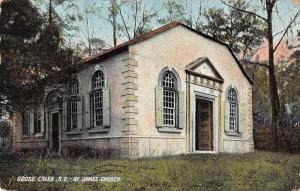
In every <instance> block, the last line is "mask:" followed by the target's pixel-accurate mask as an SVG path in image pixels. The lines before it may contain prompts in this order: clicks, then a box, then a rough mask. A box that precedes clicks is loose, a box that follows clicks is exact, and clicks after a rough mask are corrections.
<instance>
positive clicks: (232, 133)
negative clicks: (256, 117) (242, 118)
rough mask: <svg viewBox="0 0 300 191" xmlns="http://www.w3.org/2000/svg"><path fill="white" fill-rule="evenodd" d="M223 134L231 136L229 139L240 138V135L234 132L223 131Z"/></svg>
mask: <svg viewBox="0 0 300 191" xmlns="http://www.w3.org/2000/svg"><path fill="white" fill-rule="evenodd" d="M225 134H226V135H227V136H231V137H240V136H241V133H239V132H235V131H225Z"/></svg>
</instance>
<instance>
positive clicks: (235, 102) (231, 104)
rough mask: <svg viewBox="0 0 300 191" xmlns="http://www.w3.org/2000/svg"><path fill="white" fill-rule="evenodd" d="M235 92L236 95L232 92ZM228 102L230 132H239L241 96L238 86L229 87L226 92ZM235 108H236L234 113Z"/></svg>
mask: <svg viewBox="0 0 300 191" xmlns="http://www.w3.org/2000/svg"><path fill="white" fill-rule="evenodd" d="M232 92H233V93H234V95H233V94H232ZM226 99H227V102H228V103H227V104H228V109H229V111H228V123H229V124H228V132H230V133H239V98H238V92H237V90H236V88H234V87H229V88H228V91H227V94H226ZM233 109H234V110H235V112H234V114H233V115H231V114H232V111H233ZM232 119H233V124H234V126H233V129H232V128H231V127H232Z"/></svg>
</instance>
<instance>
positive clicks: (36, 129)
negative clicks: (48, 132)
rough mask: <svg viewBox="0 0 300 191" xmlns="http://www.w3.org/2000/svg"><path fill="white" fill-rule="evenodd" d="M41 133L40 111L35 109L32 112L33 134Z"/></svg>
mask: <svg viewBox="0 0 300 191" xmlns="http://www.w3.org/2000/svg"><path fill="white" fill-rule="evenodd" d="M40 133H42V114H41V111H40V110H38V109H36V110H34V111H33V134H34V135H36V134H40Z"/></svg>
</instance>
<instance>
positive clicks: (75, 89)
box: [69, 78, 79, 95]
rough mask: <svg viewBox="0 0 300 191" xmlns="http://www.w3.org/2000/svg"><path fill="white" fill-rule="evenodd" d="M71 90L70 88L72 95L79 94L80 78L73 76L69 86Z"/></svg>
mask: <svg viewBox="0 0 300 191" xmlns="http://www.w3.org/2000/svg"><path fill="white" fill-rule="evenodd" d="M69 88H70V89H69V90H70V94H71V95H76V94H79V83H78V80H77V79H75V78H73V79H72V80H71V82H70V86H69Z"/></svg>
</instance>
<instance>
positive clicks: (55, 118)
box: [51, 113, 59, 152]
mask: <svg viewBox="0 0 300 191" xmlns="http://www.w3.org/2000/svg"><path fill="white" fill-rule="evenodd" d="M51 122H52V151H54V152H58V150H59V114H58V113H52V121H51Z"/></svg>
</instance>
